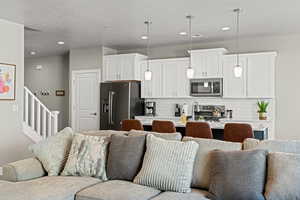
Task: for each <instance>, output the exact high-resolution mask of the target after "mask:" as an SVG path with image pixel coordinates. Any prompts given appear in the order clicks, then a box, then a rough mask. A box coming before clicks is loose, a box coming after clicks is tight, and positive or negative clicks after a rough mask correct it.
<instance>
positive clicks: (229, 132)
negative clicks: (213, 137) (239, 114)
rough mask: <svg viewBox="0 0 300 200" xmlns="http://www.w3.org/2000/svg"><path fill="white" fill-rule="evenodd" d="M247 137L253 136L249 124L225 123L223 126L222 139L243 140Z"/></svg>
mask: <svg viewBox="0 0 300 200" xmlns="http://www.w3.org/2000/svg"><path fill="white" fill-rule="evenodd" d="M247 138H254V134H253V130H252V127H251V125H249V124H239V123H227V124H225V128H224V140H225V141H230V142H244V140H245V139H247Z"/></svg>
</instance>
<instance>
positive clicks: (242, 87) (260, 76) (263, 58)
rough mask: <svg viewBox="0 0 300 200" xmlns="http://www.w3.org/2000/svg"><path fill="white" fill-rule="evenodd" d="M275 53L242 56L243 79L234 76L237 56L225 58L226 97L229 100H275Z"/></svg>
mask: <svg viewBox="0 0 300 200" xmlns="http://www.w3.org/2000/svg"><path fill="white" fill-rule="evenodd" d="M275 58H276V53H275V52H264V53H253V54H241V55H240V64H241V66H242V68H243V74H242V76H241V77H238V78H237V77H235V76H234V71H233V70H234V66H235V65H236V55H225V56H224V58H223V71H224V79H223V80H224V97H228V98H274V96H275V92H274V91H275V83H274V80H275Z"/></svg>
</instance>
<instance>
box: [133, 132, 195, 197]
mask: <svg viewBox="0 0 300 200" xmlns="http://www.w3.org/2000/svg"><path fill="white" fill-rule="evenodd" d="M146 145H147V148H146V153H145V156H144V162H143V166H142V169H141V171H140V172H139V173H138V175H137V176H136V177H135V179H134V183H137V184H141V185H145V186H150V187H154V188H157V189H160V190H165V191H174V192H183V193H184V192H190V191H191V188H190V186H191V181H192V175H193V166H194V160H195V156H196V153H197V149H198V144H197V143H196V142H193V141H190V142H180V141H171V140H164V139H161V138H158V137H155V136H153V135H151V134H149V135H147V141H146Z"/></svg>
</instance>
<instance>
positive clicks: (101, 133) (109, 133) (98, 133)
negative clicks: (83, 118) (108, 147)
mask: <svg viewBox="0 0 300 200" xmlns="http://www.w3.org/2000/svg"><path fill="white" fill-rule="evenodd" d="M80 133H81V134H84V135H90V136H108V137H110V136H112V135H127V134H128V131H115V130H90V131H82V132H80Z"/></svg>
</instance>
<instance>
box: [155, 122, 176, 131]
mask: <svg viewBox="0 0 300 200" xmlns="http://www.w3.org/2000/svg"><path fill="white" fill-rule="evenodd" d="M152 131H153V132H158V133H175V132H176V128H175V125H174V123H173V122H172V121H159V120H153V121H152Z"/></svg>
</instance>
